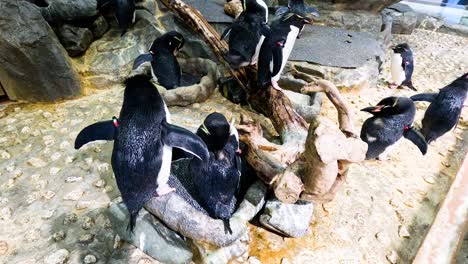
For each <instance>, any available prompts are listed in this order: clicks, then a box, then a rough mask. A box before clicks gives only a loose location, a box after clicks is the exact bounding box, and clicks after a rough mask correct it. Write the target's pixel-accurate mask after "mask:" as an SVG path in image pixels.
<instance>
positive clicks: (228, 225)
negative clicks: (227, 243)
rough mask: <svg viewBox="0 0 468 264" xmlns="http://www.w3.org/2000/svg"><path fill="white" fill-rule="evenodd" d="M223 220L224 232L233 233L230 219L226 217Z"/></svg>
mask: <svg viewBox="0 0 468 264" xmlns="http://www.w3.org/2000/svg"><path fill="white" fill-rule="evenodd" d="M222 220H223V224H224V233H225V234H230V235H232V229H231V223H230V222H229V219H227V218H226V219H222Z"/></svg>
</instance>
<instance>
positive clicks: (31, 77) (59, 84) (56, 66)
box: [0, 1, 81, 102]
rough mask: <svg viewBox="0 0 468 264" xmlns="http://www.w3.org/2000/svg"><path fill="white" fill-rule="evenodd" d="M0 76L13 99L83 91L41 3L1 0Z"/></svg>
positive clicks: (53, 98) (65, 95)
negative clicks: (39, 6)
mask: <svg viewBox="0 0 468 264" xmlns="http://www.w3.org/2000/svg"><path fill="white" fill-rule="evenodd" d="M0 17H1V18H2V19H1V20H0V50H1V51H2V52H0V65H2V66H1V67H0V80H1V82H2V85H3V87H4V89H5V91H6V93H7V94H8V96H9V97H10V99H13V100H27V101H46V102H51V101H57V100H62V99H66V98H70V97H73V96H76V95H79V94H80V91H81V87H80V82H79V79H78V76H77V75H76V73H75V72H74V70H73V68H72V65H71V64H70V62H69V61H68V56H67V53H66V51H65V50H64V49H63V47H62V45H61V44H60V42H59V41H58V39H57V37H56V36H55V33H54V31H53V30H52V29H51V28H50V26H49V25H48V24H47V22H46V21H45V20H44V18H43V17H42V15H41V12H40V10H39V8H38V7H36V6H35V5H33V4H31V3H29V2H26V1H1V2H0Z"/></svg>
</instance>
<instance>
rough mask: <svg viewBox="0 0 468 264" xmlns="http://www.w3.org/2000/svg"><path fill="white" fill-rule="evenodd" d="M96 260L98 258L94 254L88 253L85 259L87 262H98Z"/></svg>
mask: <svg viewBox="0 0 468 264" xmlns="http://www.w3.org/2000/svg"><path fill="white" fill-rule="evenodd" d="M96 261H97V258H96V257H95V256H94V255H86V256H85V257H84V259H83V262H84V263H85V264H92V263H96Z"/></svg>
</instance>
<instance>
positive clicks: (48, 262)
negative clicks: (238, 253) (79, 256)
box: [44, 249, 70, 264]
mask: <svg viewBox="0 0 468 264" xmlns="http://www.w3.org/2000/svg"><path fill="white" fill-rule="evenodd" d="M69 255H70V253H69V252H68V250H66V249H60V250H58V251H56V252H54V253H53V254H51V255H49V256H47V257H45V259H44V263H45V264H63V263H66V262H67V260H68V256H69Z"/></svg>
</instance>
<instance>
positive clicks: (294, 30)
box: [271, 26, 299, 82]
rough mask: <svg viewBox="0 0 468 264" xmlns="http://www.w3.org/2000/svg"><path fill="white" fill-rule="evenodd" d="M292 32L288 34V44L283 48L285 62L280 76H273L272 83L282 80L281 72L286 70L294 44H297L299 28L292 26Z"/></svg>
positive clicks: (282, 64) (282, 63)
mask: <svg viewBox="0 0 468 264" xmlns="http://www.w3.org/2000/svg"><path fill="white" fill-rule="evenodd" d="M290 28H291V31H290V32H289V34H288V37H287V38H286V44H285V46H284V48H283V61H282V62H281V68H280V71H279V72H278V74H276V75H275V76H273V78H271V79H272V81H275V82H277V81H278V80H279V79H280V76H281V72H282V71H283V69H284V66H285V65H286V62H288V58H289V55H291V51H292V49H293V47H294V43H295V42H296V39H297V35H299V28H297V27H295V26H290Z"/></svg>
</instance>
